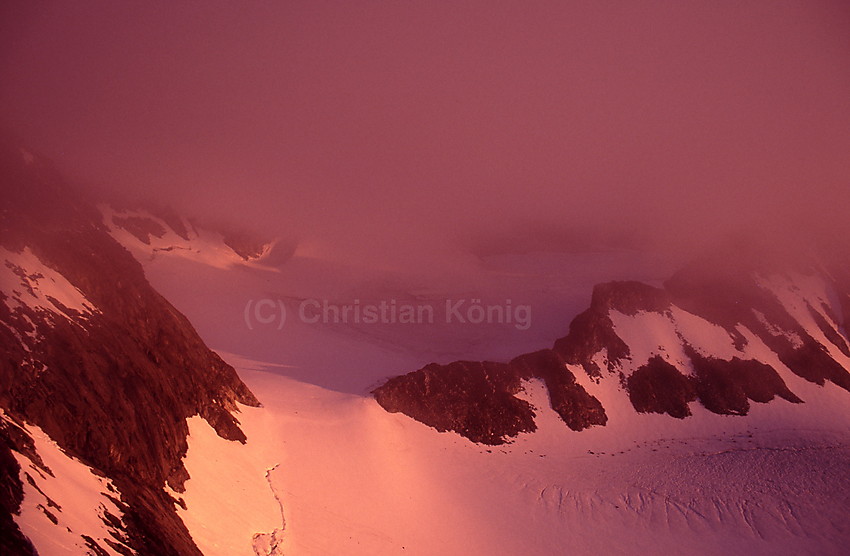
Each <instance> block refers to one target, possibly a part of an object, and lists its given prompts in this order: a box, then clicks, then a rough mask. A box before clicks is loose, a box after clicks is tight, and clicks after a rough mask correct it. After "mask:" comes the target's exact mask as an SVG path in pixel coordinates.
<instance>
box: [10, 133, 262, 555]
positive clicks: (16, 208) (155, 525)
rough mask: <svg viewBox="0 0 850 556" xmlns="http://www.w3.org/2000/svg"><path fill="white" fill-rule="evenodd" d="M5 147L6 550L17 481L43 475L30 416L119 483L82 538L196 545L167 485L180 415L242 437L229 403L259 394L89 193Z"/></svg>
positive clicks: (22, 548)
mask: <svg viewBox="0 0 850 556" xmlns="http://www.w3.org/2000/svg"><path fill="white" fill-rule="evenodd" d="M0 151H1V152H0V180H2V182H3V183H2V189H3V191H4V195H3V197H2V200H0V203H2V205H0V280H2V282H0V285H2V288H1V289H0V408H2V412H3V413H2V415H3V427H2V428H0V475H3V477H4V479H3V484H4V489H3V492H2V494H0V511H2V516H0V528H2V538H3V541H2V542H3V543H5V545H4V549H6V552H4V553H31V552H32V551H31V546H30V545H29V543H28V542H27V540H26V539H25V538H24V536H23V535H22V534H21V529H20V527H18V525H19V523H18V522H19V521H20V520H19V516H18V517H16V514H17V513H19V512H20V505H21V498H22V488H24V487H25V484H26V483H27V482H28V481H31V482H32V486H33V488H35V489H39V488H40V487H39V481H40V479H39V477H43V478H44V480H47V477H48V476H49V475H50V471H48V470H46V469H39V468H38V465H37V459H38V454H37V452H34V451H33V450H32V446H33V439H32V438H31V437H32V436H33V434H34V432H33V431H35V430H36V429H38V431H40V432H39V434H40V433H41V432H43V434H44V435H46V436H47V437H49V440H50V441H51V442H55V444H56V445H58V448H60V449H61V451H62V452H63V453H64V454H65V455H66V456H67V457H68V458H70V459H73V460H74V462H75V464H77V463H79V464H80V465H83V466H86V467H87V468H90V469H91V470H93V473H94V474H95V475H98V476H102V477H105V478H108V480H109V481H110V482H109V485H110V487H109V488H112V489H114V491H113V492H108V493H106V494H107V495H108V496H109V498H110V499H114V501H115V506H116V508H118V510H117V511H118V512H119V513H120V514H121V515H113V514H111V513H110V512H105V514H106V515H102V516H101V521H103V522H104V523H105V524H106V530H107V531H109V534H105V535H104V536H103V538H100V539H97V538H92V537H91V536H87V535H83V538H84V543H85V544H86V546H87V547H88V550H90V551H92V552H96V553H98V554H101V553H121V554H125V553H132V552H137V553H139V554H180V555H186V554H199V551H198V550H197V548H196V547H195V545H194V543H193V542H192V539H191V538H190V537H189V534H188V532H187V530H186V528H185V526H184V525H183V523H182V522H181V521H180V519H179V518H178V517H177V514H176V513H175V511H174V508H175V504H179V503H180V500H179V497H177V499H175V498H173V497H172V496H171V495H169V494H166V490H165V487H166V485H167V486H168V487H170V489H171V490H173V491H176V492H178V493H179V492H181V491H182V488H183V486H182V485H183V483H184V481H185V480H186V478H187V473H186V471H185V469H184V467H183V464H182V462H181V459H182V457H183V455H185V452H186V447H187V442H186V435H187V425H186V419H187V418H188V417H191V416H193V415H200V416H202V417H203V418H204V419H206V420H207V421H208V422H209V423H210V425H212V426H213V427H214V428H215V430H216V431H217V432H218V434H219V435H220V436H222V437H223V438H226V439H229V440H233V441H243V442H244V440H245V437H244V435H243V433H242V431H241V430H240V428H239V423H238V420H237V418H236V414H238V408H237V403H241V404H245V405H253V406H256V405H258V402H257V400H256V398H255V397H254V396H253V394H252V393H251V392H250V391H249V390H248V389H247V387H246V386H245V385H244V384H243V383H242V382H241V381H240V380H239V378H238V377H237V375H236V373H235V371H234V370H233V368H231V367H230V366H229V365H227V364H226V363H224V362H223V361H222V360H221V359H220V358H219V357H218V356H217V355H216V354H215V353H213V352H212V351H210V350H209V349H208V348H207V347H206V346H205V345H204V344H203V342H202V341H201V339H200V338H199V337H198V335H197V334H196V332H195V331H194V329H193V328H192V326H191V325H190V324H189V322H188V321H187V320H186V319H185V318H184V317H183V316H182V315H181V314H180V313H178V312H177V311H176V310H175V309H174V308H173V307H172V306H171V305H170V304H169V303H168V302H167V301H166V300H165V299H164V298H162V297H161V296H160V295H159V294H158V293H157V292H155V291H154V290H153V289H152V288H151V287H150V285H149V284H148V283H147V281H146V279H145V277H144V273H143V271H142V268H141V266H140V265H139V263H138V262H137V261H136V260H135V259H134V258H133V257H132V256H131V255H130V253H128V252H127V251H126V250H125V249H124V248H123V247H121V245H119V244H118V243H117V242H116V241H115V240H114V239H113V238H112V237H111V236H110V235H109V233H108V232H107V229H106V228H105V227H104V225H103V224H102V216H101V214H100V213H99V212H98V211H97V210H96V209H95V208H94V207H93V206H91V205H90V204H88V203H86V202H85V201H84V200H82V199H81V198H80V197H79V196H78V195H77V194H76V193H75V192H74V191H72V189H71V188H69V187H68V186H67V185H66V184H65V183H64V182H63V180H62V178H61V177H60V176H59V175H58V174H57V173H56V172H55V171H54V170H53V169H52V168H51V167H50V166H49V164H47V163H45V162H44V161H41V160H39V159H38V158H36V157H34V156H32V155H30V154H29V153H27V152H25V151H19V150H16V149H10V148H5V147H4V148H2V149H0ZM125 224H126V225H127V227H128V228H130V229H132V230H134V232H135V233H137V234H141V235H144V234H153V235H156V233H158V230H153V229H150V226H148V225H147V224H146V223H144V222H133V221H128V222H126V223H125ZM145 237H149V236H145ZM22 463H23V464H24V465H23V466H22ZM5 485H8V486H5ZM49 506H50V504H49V503H46V505H44V508H43V510H44V512H43V513H44V516H45V517H46V518H47V519H48V520H49V521H51V522H54V523H57V524H58V526H59V527H60V528H61V527H62V526H63V523H65V520H66V518H65V517H63V513H62V511H61V510H59V509H57V508H52V509H51V508H50V507H49ZM67 528H68V527H66V529H67ZM86 537H88V538H86Z"/></svg>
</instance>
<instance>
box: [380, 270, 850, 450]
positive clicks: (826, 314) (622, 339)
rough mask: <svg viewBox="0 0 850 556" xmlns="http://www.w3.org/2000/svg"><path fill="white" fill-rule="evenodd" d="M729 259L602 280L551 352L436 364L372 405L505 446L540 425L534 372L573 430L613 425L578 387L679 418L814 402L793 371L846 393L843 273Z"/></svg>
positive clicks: (390, 384) (849, 385)
mask: <svg viewBox="0 0 850 556" xmlns="http://www.w3.org/2000/svg"><path fill="white" fill-rule="evenodd" d="M720 259H722V256H721V257H720ZM720 259H710V258H709V259H707V260H705V261H702V262H701V263H700V264H695V265H692V266H689V267H687V268H685V269H683V270H682V271H680V272H679V273H677V274H676V275H675V276H673V277H672V278H671V279H670V280H669V281H668V282H667V283H666V284H665V285H664V287H663V288H656V287H652V286H649V285H646V284H642V283H638V282H611V283H606V284H600V285H598V286H597V287H596V288H595V289H594V291H593V296H592V299H591V304H590V308H589V309H588V310H587V311H585V312H583V313H581V314H580V315H578V316H577V317H575V319H574V320H573V321H572V323H571V324H570V327H569V333H568V334H567V336H565V337H563V338H561V339H559V340H557V341H556V342H555V344H554V346H553V348H552V349H551V350H543V351H540V352H537V353H532V354H527V355H522V356H520V357H517V358H516V359H514V360H513V361H511V362H510V363H506V364H500V363H483V364H482V363H471V362H462V363H452V364H450V365H442V366H441V365H435V364H432V365H428V366H427V367H425V368H424V369H422V370H419V371H416V372H413V373H409V374H406V375H402V376H399V377H395V378H392V379H390V380H389V381H387V382H386V383H385V384H384V385H382V386H381V387H379V388H378V389H376V390H375V391H374V395H375V398H376V399H377V401H378V403H380V404H381V405H382V406H383V407H384V408H385V409H386V410H388V411H391V412H402V413H405V414H407V415H409V416H410V417H413V418H414V419H418V420H420V421H422V422H423V423H425V424H428V425H431V426H433V427H435V428H437V429H438V430H452V431H455V432H457V433H459V434H461V435H463V436H465V437H467V438H469V439H470V440H473V441H476V442H483V443H487V444H498V443H502V442H505V441H507V440H508V439H509V438H511V437H515V436H516V435H517V434H519V433H521V432H530V431H534V430H535V428H536V426H535V423H534V416H535V415H534V409H533V408H532V407H530V406H529V405H528V403H527V402H524V401H523V400H522V399H520V398H517V397H516V396H515V395H516V394H517V393H518V392H519V391H520V390H521V389H522V387H523V381H525V380H528V379H531V378H539V379H541V380H542V381H543V382H544V384H545V386H546V389H547V391H548V394H549V403H550V405H551V407H552V409H554V410H555V411H556V412H557V413H558V415H559V416H560V417H561V419H562V420H563V421H564V422H565V424H566V425H567V426H569V428H571V429H573V430H576V431H580V430H582V429H584V428H587V427H589V426H595V425H605V424H606V421H607V418H606V414H605V408H604V407H603V406H602V404H601V403H600V402H599V400H598V399H597V398H596V397H594V396H593V395H592V394H591V393H589V392H588V390H587V389H585V388H584V387H582V386H581V384H582V383H585V384H588V383H589V384H595V385H604V386H606V387H608V388H611V389H614V390H616V391H617V392H618V393H619V394H618V395H621V396H624V397H627V398H628V400H629V402H630V404H631V406H632V407H633V409H634V410H635V411H636V412H641V413H660V414H666V415H669V416H671V417H675V418H680V419H681V418H686V417H688V416H690V415H691V409H690V404H692V403H694V402H696V403H700V404H701V405H703V406H704V407H705V408H706V409H708V410H709V411H712V412H714V413H718V414H727V415H746V414H747V413H748V412H749V410H750V407H751V403H753V402H755V403H768V402H770V401H772V400H774V399H776V398H782V399H784V400H787V401H789V402H792V403H801V402H803V401H813V402H814V403H816V400H802V399H800V397H798V396H797V394H795V393H794V392H792V391H791V389H789V387H788V386H787V384H786V382H785V380H783V378H782V376H783V375H785V376H787V374H786V373H793V374H795V375H797V376H799V377H802V378H803V379H805V380H807V381H810V382H813V383H816V384H819V385H823V384H825V383H826V382H832V383H834V384H836V385H838V386H840V387H841V388H843V389H845V390H848V391H850V373H848V369H850V351H848V338H847V329H846V328H845V323H846V318H847V315H848V311H847V308H848V305H850V295H848V294H850V289H848V288H847V287H846V286H847V283H848V282H847V280H842V279H840V278H836V277H840V276H844V275H845V274H841V273H838V272H836V271H835V269H829V270H827V269H825V268H824V267H823V266H822V265H819V264H815V263H809V264H801V265H795V266H794V267H793V268H791V267H790V266H789V265H784V264H783V265H777V264H773V263H771V262H769V261H764V260H759V259H757V258H755V257H754V258H751V259H750V260H749V262H748V263H747V264H743V265H737V266H735V267H734V268H733V267H731V266H730V265H729V264H728V261H724V260H720ZM577 378H579V379H580V380H577ZM482 431H484V432H482Z"/></svg>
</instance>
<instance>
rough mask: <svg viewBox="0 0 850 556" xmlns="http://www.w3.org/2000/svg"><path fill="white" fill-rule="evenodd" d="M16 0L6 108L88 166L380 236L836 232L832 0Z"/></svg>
mask: <svg viewBox="0 0 850 556" xmlns="http://www.w3.org/2000/svg"><path fill="white" fill-rule="evenodd" d="M32 4H33V3H30V2H3V4H2V7H0V121H2V123H3V125H4V126H5V127H7V128H9V129H11V130H12V131H13V132H15V133H18V134H19V135H20V136H21V137H23V138H24V139H25V140H26V141H27V142H28V143H29V144H30V145H31V146H33V147H35V148H36V149H38V150H41V151H42V152H43V153H45V154H47V155H48V156H51V157H53V158H54V159H55V160H56V161H57V162H58V163H59V164H60V165H61V166H62V167H63V168H65V169H66V170H67V171H68V172H69V173H71V174H72V175H73V176H74V177H76V178H78V179H82V180H84V181H89V182H93V183H97V184H100V185H101V186H102V187H108V188H110V189H115V190H119V191H131V192H137V191H142V192H145V194H146V195H150V196H152V197H155V198H160V199H165V200H167V201H168V202H171V203H174V204H176V205H177V206H178V207H183V208H184V209H189V210H191V211H193V212H196V213H202V214H216V215H230V216H231V217H233V218H235V219H237V220H239V221H241V222H246V223H248V224H250V225H252V226H257V227H261V228H263V229H269V230H277V231H281V232H283V233H288V234H294V233H297V234H299V235H300V236H301V237H303V238H306V239H309V240H310V241H320V242H325V243H327V244H330V245H333V246H336V247H337V248H339V249H343V250H349V251H351V252H359V251H363V252H364V253H365V252H369V253H371V254H372V255H375V254H378V255H377V256H383V255H381V254H386V256H390V254H392V253H397V252H398V251H404V250H419V249H427V248H432V247H435V246H438V245H442V243H443V242H445V241H447V240H450V239H451V238H454V237H457V236H468V235H470V234H473V233H478V232H481V231H486V232H488V233H489V232H495V231H498V230H500V229H501V230H511V229H516V228H517V227H522V226H523V225H525V224H526V223H528V222H537V223H538V224H542V225H543V226H561V225H564V226H566V225H570V226H586V225H598V226H602V227H604V228H606V229H639V230H643V231H645V232H646V231H648V232H650V233H651V234H653V235H655V236H659V237H667V238H676V239H677V240H681V239H682V238H684V237H688V236H689V235H692V234H696V235H697V236H700V237H704V236H706V235H711V234H715V233H720V232H721V231H725V230H728V229H731V228H735V227H738V226H741V225H744V224H749V225H756V226H760V225H762V224H763V225H765V226H767V225H773V226H775V225H776V223H777V222H781V223H782V228H784V229H785V230H792V231H793V230H796V229H802V228H806V227H811V226H813V225H815V224H826V225H829V226H834V227H835V229H836V230H842V231H850V230H848V229H850V226H847V225H846V223H847V222H848V210H847V209H848V207H850V187H848V186H850V3H848V2H846V1H842V0H837V1H832V2H829V1H815V0H804V1H799V2H785V1H778V0H777V1H775V0H769V1H767V0H765V1H761V2H746V1H734V2H731V1H729V2H724V1H717V0H712V1H708V2H687V1H666V2H661V1H644V2H637V1H623V2H605V1H598V0H594V1H588V2H570V1H553V2H544V1H541V2H533V1H522V2H503V1H452V2H407V1H398V2H367V1H342V2H321V1H304V2H283V1H280V2H263V3H259V2H162V3H160V2H133V3H131V2H112V1H104V2H98V1H85V0H80V1H74V2H42V3H39V4H38V5H32ZM131 4H132V7H130V6H131Z"/></svg>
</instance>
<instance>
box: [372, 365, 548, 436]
mask: <svg viewBox="0 0 850 556" xmlns="http://www.w3.org/2000/svg"><path fill="white" fill-rule="evenodd" d="M519 390H520V377H519V376H518V374H517V373H516V371H515V369H514V368H513V367H511V366H510V365H508V364H505V363H491V362H488V361H485V362H473V361H456V362H454V363H450V364H448V365H437V364H431V365H427V366H426V367H423V368H422V369H419V370H418V371H416V372H413V373H410V374H406V375H403V376H398V377H395V378H392V379H390V380H388V381H387V382H386V384H384V385H383V386H381V387H380V388H378V389H377V390H375V392H374V394H375V399H376V400H378V403H379V404H381V406H382V407H383V408H384V409H386V410H387V411H389V412H392V413H395V412H403V413H404V414H406V415H409V416H410V417H413V418H414V419H416V420H417V421H420V422H422V423H425V424H426V425H428V426H431V427H434V428H435V429H437V430H438V431H449V430H451V431H455V432H457V433H459V434H461V435H463V436H465V437H466V438H469V439H470V440H472V441H473V442H481V443H482V444H501V443H503V442H504V441H505V437H511V436H516V435H517V434H519V433H521V432H531V431H534V430H536V429H537V427H536V425H535V424H534V411H533V409H532V407H531V404H529V403H528V402H526V401H525V400H521V399H519V398H517V397H515V395H514V394H516V393H518V392H519Z"/></svg>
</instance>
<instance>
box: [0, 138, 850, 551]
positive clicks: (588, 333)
mask: <svg viewBox="0 0 850 556" xmlns="http://www.w3.org/2000/svg"><path fill="white" fill-rule="evenodd" d="M2 165H3V166H2V169H3V179H4V180H5V184H4V188H5V190H7V191H8V192H9V194H8V195H6V196H4V198H3V201H2V202H3V206H2V220H0V225H2V236H0V248H2V251H0V263H2V267H0V271H2V280H3V282H2V288H0V291H2V298H0V300H2V303H0V312H2V314H1V315H0V316H2V318H0V323H2V326H0V349H2V352H3V357H2V360H1V361H2V363H0V408H2V411H3V412H2V415H0V422H1V423H2V426H0V438H2V440H3V441H2V443H0V446H1V447H2V448H0V473H2V474H3V481H4V483H3V484H4V485H9V488H7V489H4V490H3V493H2V496H0V504H2V508H0V510H2V513H0V527H2V529H0V542H2V545H0V551H2V552H3V553H4V554H5V553H10V554H31V553H32V552H33V545H34V548H36V549H38V550H39V553H41V554H84V553H93V554H102V553H107V554H130V553H137V554H157V555H158V554H180V555H183V554H198V553H203V554H206V555H208V556H233V555H244V556H250V555H252V554H254V555H257V554H259V555H279V554H288V555H292V554H294V555H304V554H306V555H327V554H352V555H358V554H363V555H366V554H368V555H373V554H388V555H395V554H415V555H432V554H446V555H458V556H460V555H469V554H488V555H504V556H508V555H514V554H531V555H550V554H563V553H575V554H590V553H594V554H595V553H600V552H615V553H635V554H636V553H661V552H671V553H677V554H701V555H702V554H728V553H730V552H733V553H743V552H746V553H771V554H783V553H785V554H792V553H793V554H799V553H811V554H815V553H817V554H840V553H842V551H843V550H844V548H843V547H844V546H846V543H847V542H850V534H848V529H847V526H846V522H847V516H848V515H850V506H848V504H847V500H850V476H848V474H847V472H846V469H847V468H848V466H850V413H848V412H847V411H846V408H847V406H848V399H850V393H848V392H847V389H848V383H847V369H850V366H848V365H850V355H848V353H847V343H848V339H847V330H846V328H845V323H846V318H847V315H848V305H850V300H848V296H847V293H848V291H850V290H848V287H847V284H848V281H847V280H846V276H847V274H846V273H842V272H841V268H840V267H836V266H835V265H827V264H824V263H819V262H814V261H815V259H811V260H807V261H806V262H805V263H803V264H797V265H794V266H793V267H788V266H784V265H780V264H777V263H775V261H771V260H764V259H763V258H758V257H755V256H744V257H740V258H742V259H743V260H744V261H745V264H737V263H736V264H731V263H730V261H728V260H727V259H728V258H729V257H728V256H727V255H728V254H724V255H722V256H721V257H720V258H719V259H712V258H708V259H703V260H702V262H701V263H699V264H696V265H693V266H690V267H687V268H685V269H684V270H681V271H679V272H677V273H672V272H668V270H667V269H666V268H663V267H662V266H661V265H659V264H657V263H656V262H655V261H654V260H653V261H649V263H648V264H646V265H644V267H641V265H640V264H637V263H638V262H639V261H640V260H641V259H643V258H644V256H643V255H642V254H639V253H637V254H636V253H633V252H622V253H618V252H613V251H611V252H607V251H606V252H599V253H582V252H577V253H569V254H568V255H564V256H561V255H558V254H551V253H550V254H544V253H530V254H503V253H500V254H495V255H487V256H481V257H479V258H478V259H476V258H464V257H461V258H459V259H458V260H457V261H455V263H456V264H457V269H456V271H455V272H454V274H453V275H451V276H450V277H449V278H445V279H444V278H441V277H440V276H437V275H433V276H432V275H423V274H421V273H405V272H404V271H403V269H402V270H401V271H399V270H389V271H388V270H387V269H380V270H375V269H372V268H365V267H364V268H360V267H356V266H352V265H346V264H342V263H340V262H338V261H334V260H328V259H325V258H322V257H321V256H319V255H317V254H316V253H314V252H312V251H311V250H309V249H301V248H299V249H292V248H289V247H285V246H283V245H282V244H281V243H280V242H277V243H275V242H270V241H257V240H252V239H250V238H249V237H248V236H244V235H243V236H242V237H241V238H237V239H233V238H232V235H231V234H228V233H226V232H221V231H216V230H217V229H219V228H218V227H216V226H204V225H201V224H198V223H197V222H191V221H189V220H188V219H186V218H184V217H179V216H175V215H173V214H169V213H168V212H167V211H162V210H157V209H150V208H139V207H134V208H127V207H119V206H116V205H97V206H93V205H90V204H87V203H86V202H84V201H82V200H81V199H79V198H78V197H77V196H76V195H75V194H73V193H72V192H71V190H70V189H68V188H67V187H66V186H65V185H64V184H63V182H62V180H61V178H60V177H59V176H57V175H56V174H55V172H53V171H52V170H51V169H50V167H49V165H48V164H46V163H45V162H44V161H42V160H40V159H39V158H37V157H34V156H32V155H29V154H28V153H25V152H21V151H19V150H17V149H14V150H10V151H8V152H6V153H5V154H4V155H3V159H2ZM228 238H230V239H228ZM630 273H631V274H630ZM671 274H672V277H671V278H669V279H667V280H666V281H663V280H660V278H664V277H667V276H670V275H671ZM630 276H631V277H633V278H635V279H636V280H640V281H627V278H629V277H630ZM606 279H616V280H618V281H616V282H606V281H605V280H606ZM148 281H149V282H150V284H149V283H148ZM594 283H596V284H600V285H597V286H596V287H595V288H593V287H592V286H593V284H594ZM154 288H155V289H156V291H154ZM591 290H593V293H592V298H591V302H590V308H589V309H587V310H585V311H584V312H581V311H582V309H583V308H584V307H586V303H587V301H586V299H587V296H588V294H590V292H591ZM157 292H161V293H162V296H161V295H160V294H159V293H157ZM163 296H164V297H163ZM508 297H509V298H510V299H511V300H512V306H519V305H526V304H527V305H529V306H532V307H533V309H534V320H533V325H532V326H529V327H528V328H527V329H525V328H523V327H516V326H513V325H500V324H493V325H482V326H470V325H468V323H467V325H463V324H461V323H453V324H447V323H445V322H439V319H436V321H435V322H434V323H431V324H403V323H398V322H395V323H374V324H370V323H367V322H362V321H361V322H312V321H310V322H306V321H304V320H302V319H300V318H298V313H297V310H295V309H297V307H298V305H299V304H300V303H303V302H304V301H305V300H321V301H322V302H325V301H327V302H328V303H330V304H331V305H340V306H342V305H346V304H351V303H353V302H354V300H355V299H359V300H360V301H361V303H362V304H366V303H371V302H373V301H374V302H378V300H381V299H384V300H393V299H395V300H396V301H397V302H398V303H399V304H401V303H404V302H408V301H410V302H417V303H430V304H433V305H435V306H437V305H440V304H442V303H444V302H445V301H446V300H447V299H473V298H474V299H483V300H484V302H483V303H487V302H488V301H487V300H495V301H499V300H502V301H504V300H505V299H506V298H508ZM166 299H167V301H166ZM258 302H264V303H266V305H264V311H267V312H264V313H262V316H263V319H261V320H258V319H256V318H253V320H252V317H256V314H254V311H253V310H254V309H256V307H257V303H258ZM269 302H270V303H269ZM582 304H583V307H582ZM284 309H285V310H286V311H284ZM275 311H281V313H280V314H276V313H275ZM287 312H288V318H285V319H284V318H283V317H285V316H286V313H287ZM181 313H182V314H185V315H186V316H187V317H188V319H189V320H191V322H192V325H190V324H189V320H187V319H186V318H185V317H183V316H182V315H181ZM270 317H273V318H270ZM571 318H572V324H569V320H570V319H571ZM196 330H197V332H196ZM564 333H567V335H566V336H563V334H564ZM559 336H563V337H562V338H561V339H559V340H556V338H558V337H559ZM553 342H554V344H553ZM205 343H206V344H207V345H210V346H211V347H212V348H213V349H215V350H217V352H218V353H216V352H213V351H210V350H209V349H208V348H207V347H206V346H205V345H204V344H205ZM546 346H551V347H550V348H548V349H546ZM523 352H527V353H526V354H525V355H520V356H515V355H516V354H517V353H523ZM466 354H468V357H467V358H466V359H464V360H461V361H457V362H452V361H454V360H455V359H457V358H458V357H459V356H461V357H465V356H466ZM467 359H468V360H467ZM474 359H482V360H483V361H475V360H474ZM225 361H226V362H225ZM429 361H436V363H432V364H428V365H426V366H425V367H422V365H423V364H425V363H427V362H429ZM231 365H232V366H231ZM420 367H422V368H420ZM417 368H420V370H418V371H413V372H410V373H407V374H399V373H402V372H404V371H405V370H412V369H417ZM234 369H235V371H234ZM237 373H238V375H237ZM376 387H377V388H376ZM373 390H374V392H375V394H374V395H372V394H370V392H371V391H373ZM388 409H389V410H390V411H387V410H388ZM435 429H436V430H435ZM441 431H442V432H441ZM449 431H454V432H449ZM455 433H457V434H455Z"/></svg>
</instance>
